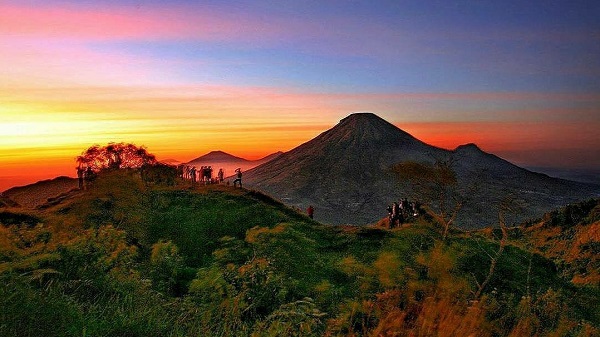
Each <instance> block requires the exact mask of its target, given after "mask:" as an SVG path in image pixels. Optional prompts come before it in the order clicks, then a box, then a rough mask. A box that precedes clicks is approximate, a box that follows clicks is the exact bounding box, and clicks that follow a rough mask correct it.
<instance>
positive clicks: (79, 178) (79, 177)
mask: <svg viewBox="0 0 600 337" xmlns="http://www.w3.org/2000/svg"><path fill="white" fill-rule="evenodd" d="M83 174H84V170H83V167H81V166H78V167H77V181H78V182H79V189H80V190H82V189H83Z"/></svg>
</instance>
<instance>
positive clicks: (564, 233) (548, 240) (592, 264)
mask: <svg viewBox="0 0 600 337" xmlns="http://www.w3.org/2000/svg"><path fill="white" fill-rule="evenodd" d="M513 236H514V239H515V241H517V242H521V243H522V244H523V245H524V246H525V247H534V249H535V250H536V251H537V252H539V253H540V254H542V255H544V256H546V257H547V258H549V259H551V260H553V261H554V262H555V263H556V264H557V265H558V267H559V270H560V272H561V274H562V275H563V277H565V278H567V279H570V280H571V282H573V283H576V284H587V285H599V284H600V199H595V200H594V199H590V200H587V201H584V202H580V203H576V204H569V205H567V206H565V207H562V208H561V209H558V210H554V211H552V212H549V213H546V214H544V216H543V217H542V219H540V220H537V221H531V222H527V223H525V224H523V225H522V226H521V227H518V228H515V229H514V233H513Z"/></svg>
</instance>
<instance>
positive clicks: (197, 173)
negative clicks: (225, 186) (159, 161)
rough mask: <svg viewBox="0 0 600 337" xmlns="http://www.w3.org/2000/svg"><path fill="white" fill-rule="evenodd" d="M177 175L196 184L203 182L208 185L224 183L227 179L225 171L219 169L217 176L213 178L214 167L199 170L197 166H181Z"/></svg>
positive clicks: (203, 167)
mask: <svg viewBox="0 0 600 337" xmlns="http://www.w3.org/2000/svg"><path fill="white" fill-rule="evenodd" d="M177 175H178V176H179V177H180V178H182V179H187V180H190V181H191V182H192V184H195V183H196V182H202V183H204V184H206V185H208V184H217V183H222V182H223V180H224V177H225V172H224V171H223V169H219V172H218V173H217V176H216V177H214V178H213V168H212V166H201V167H200V169H197V168H196V167H195V166H189V165H183V164H182V165H179V166H177Z"/></svg>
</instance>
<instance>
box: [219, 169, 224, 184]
mask: <svg viewBox="0 0 600 337" xmlns="http://www.w3.org/2000/svg"><path fill="white" fill-rule="evenodd" d="M224 175H225V172H223V169H219V173H217V177H218V178H219V183H223V176H224Z"/></svg>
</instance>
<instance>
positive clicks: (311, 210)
mask: <svg viewBox="0 0 600 337" xmlns="http://www.w3.org/2000/svg"><path fill="white" fill-rule="evenodd" d="M306 213H308V217H309V218H311V219H312V218H313V217H314V215H315V208H314V207H312V205H309V206H308V208H307V209H306Z"/></svg>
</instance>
